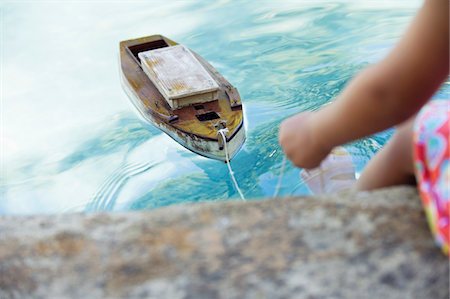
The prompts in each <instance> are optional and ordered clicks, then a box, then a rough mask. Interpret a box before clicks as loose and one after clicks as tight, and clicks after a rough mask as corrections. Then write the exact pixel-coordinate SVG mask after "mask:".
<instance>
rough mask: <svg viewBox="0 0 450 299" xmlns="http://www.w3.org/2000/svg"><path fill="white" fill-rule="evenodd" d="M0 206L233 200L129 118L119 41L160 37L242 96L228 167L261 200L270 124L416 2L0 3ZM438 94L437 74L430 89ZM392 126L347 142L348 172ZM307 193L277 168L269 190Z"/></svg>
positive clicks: (321, 100)
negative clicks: (241, 134) (187, 51)
mask: <svg viewBox="0 0 450 299" xmlns="http://www.w3.org/2000/svg"><path fill="white" fill-rule="evenodd" d="M0 5H1V6H0V8H1V13H2V14H1V24H2V36H1V42H0V43H1V47H2V107H1V112H2V132H1V144H2V171H1V174H0V175H1V177H0V179H1V183H0V195H1V200H0V214H23V213H26V214H29V213H50V212H57V213H59V212H67V211H94V210H95V211H97V210H102V211H103V210H107V211H117V210H140V209H152V208H156V207H160V206H166V205H171V204H175V203H182V202H199V201H223V200H229V199H231V198H237V193H236V190H235V189H234V187H233V185H232V183H231V180H230V178H229V174H228V171H227V168H226V165H225V164H224V163H221V162H218V161H214V160H209V159H206V158H203V157H200V156H198V155H195V154H193V153H191V152H189V151H187V150H185V149H184V148H183V147H181V146H180V145H178V144H177V143H175V142H174V141H173V140H172V139H170V138H169V137H168V136H166V135H165V134H163V133H161V132H160V131H159V130H157V129H155V128H154V127H152V126H150V125H146V124H143V123H141V122H140V121H139V119H138V118H137V116H136V114H135V112H134V110H133V108H132V107H131V105H130V104H129V100H128V98H127V97H126V95H125V94H124V92H123V91H122V89H121V85H120V80H119V75H118V74H119V73H118V42H119V41H121V40H124V39H129V38H133V37H139V36H146V35H151V34H155V33H161V34H164V35H166V36H168V37H169V38H172V39H174V40H176V41H178V42H180V43H182V44H185V45H186V46H188V47H190V48H191V49H193V50H195V51H196V52H198V53H199V54H200V55H202V56H203V57H204V58H206V59H207V60H208V61H210V62H211V63H212V64H213V65H214V66H215V67H216V68H217V69H218V70H219V71H220V72H221V73H222V74H223V75H224V76H225V77H226V78H227V79H228V80H229V81H230V82H231V83H232V84H233V85H235V86H236V87H237V88H238V89H239V91H240V94H241V96H242V99H243V103H244V107H245V115H246V125H247V141H246V143H245V145H244V147H243V148H242V150H241V151H240V152H239V153H238V155H237V156H236V157H235V158H234V160H233V161H232V166H233V168H234V171H235V174H236V177H237V179H238V181H239V184H240V186H241V188H242V190H243V192H244V194H245V196H246V197H247V199H248V200H257V199H260V198H264V197H268V196H271V195H272V194H273V192H274V188H275V185H276V182H277V178H278V175H279V173H280V167H281V161H282V157H283V155H282V152H281V150H280V148H279V145H278V142H277V140H278V139H277V131H278V125H279V123H280V122H281V121H282V120H283V119H284V118H286V117H287V116H289V115H292V114H294V113H296V112H300V111H304V110H314V109H318V108H320V107H321V106H322V105H325V104H326V103H328V102H330V101H332V100H333V98H334V97H335V96H336V95H337V94H338V93H339V92H340V91H341V90H342V88H343V87H344V86H345V84H346V83H347V82H348V81H349V79H350V78H351V77H352V76H353V75H355V74H356V73H357V72H358V71H359V70H361V69H362V68H364V67H365V66H367V65H368V64H370V63H373V62H376V61H378V60H379V59H381V58H382V57H383V56H384V55H385V54H386V53H387V51H388V50H389V49H390V48H391V47H392V46H393V44H394V43H395V42H396V41H397V40H398V38H399V36H400V35H401V33H402V32H403V31H404V30H405V28H406V26H407V24H408V23H409V21H410V20H411V18H412V16H413V15H414V14H415V12H416V11H417V9H418V7H419V6H420V1H395V3H392V2H389V1H305V0H303V1H284V2H279V1H215V2H214V3H211V2H210V1H171V2H170V3H167V2H166V1H159V2H157V1H152V2H151V3H144V2H129V3H125V2H117V1H113V2H108V3H102V2H93V3H88V2H81V1H80V2H69V3H65V4H60V3H55V2H42V3H30V2H19V3H15V4H13V3H7V2H4V3H3V4H0ZM446 92H448V82H447V84H446V85H445V86H444V88H443V90H442V92H441V93H439V94H437V95H436V97H443V96H445V95H444V94H445V93H446ZM391 133H392V132H391V130H388V131H386V132H383V133H380V134H376V135H375V136H372V137H370V138H365V139H363V140H361V141H358V142H355V143H352V144H349V145H347V146H346V148H347V149H348V150H349V151H350V153H351V154H352V158H353V160H354V163H355V165H356V169H357V171H358V172H359V171H361V169H362V168H363V167H364V165H365V164H366V162H367V161H368V159H369V158H370V157H371V156H372V155H373V154H374V153H375V152H376V151H377V150H378V149H379V148H380V147H381V146H382V145H383V144H384V143H385V142H386V140H387V139H388V138H389V137H390V135H391ZM300 194H309V190H308V188H307V187H306V186H305V184H304V183H303V182H301V181H300V179H299V170H298V169H296V168H294V167H292V165H290V164H288V165H287V168H286V173H285V175H284V179H283V182H282V188H281V191H280V195H281V196H288V195H300Z"/></svg>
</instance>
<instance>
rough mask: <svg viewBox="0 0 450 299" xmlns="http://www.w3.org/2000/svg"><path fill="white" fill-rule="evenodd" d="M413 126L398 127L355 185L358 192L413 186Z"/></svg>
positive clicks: (405, 124) (407, 123) (410, 120)
mask: <svg viewBox="0 0 450 299" xmlns="http://www.w3.org/2000/svg"><path fill="white" fill-rule="evenodd" d="M413 124H414V118H411V119H409V120H408V121H406V122H405V123H403V124H402V125H401V126H400V127H398V129H397V131H396V132H395V133H394V136H392V138H391V140H390V141H389V142H388V143H387V144H386V146H384V147H383V148H382V149H381V150H380V151H379V152H378V153H377V154H376V155H375V157H373V158H372V160H370V162H369V163H368V164H367V166H366V168H365V169H364V171H363V173H362V174H361V176H360V178H359V179H358V181H357V183H356V188H357V189H358V190H372V189H377V188H381V187H387V186H393V185H402V184H414V183H415V179H414V162H413Z"/></svg>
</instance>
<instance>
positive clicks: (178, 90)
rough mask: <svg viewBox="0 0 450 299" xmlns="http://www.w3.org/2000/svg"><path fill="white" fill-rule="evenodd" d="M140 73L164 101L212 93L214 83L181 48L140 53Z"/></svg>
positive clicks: (189, 54)
mask: <svg viewBox="0 0 450 299" xmlns="http://www.w3.org/2000/svg"><path fill="white" fill-rule="evenodd" d="M139 59H140V60H141V65H142V69H143V70H144V72H145V73H146V74H147V76H148V77H149V78H150V80H151V81H152V82H153V84H155V86H156V88H158V90H159V92H160V93H161V94H162V95H163V96H164V98H166V100H173V99H179V98H183V97H188V96H192V95H195V94H202V93H207V92H213V91H216V90H218V89H219V85H218V84H217V82H216V81H215V80H214V79H213V78H212V77H211V75H210V74H209V73H208V72H207V71H206V70H205V68H204V67H203V65H202V64H201V63H200V62H199V61H198V60H197V59H196V58H195V57H194V55H193V54H192V53H191V52H190V51H189V49H187V48H186V47H184V46H182V45H176V46H172V47H165V48H160V49H155V50H150V51H145V52H141V53H139Z"/></svg>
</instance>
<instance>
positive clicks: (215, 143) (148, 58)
mask: <svg viewBox="0 0 450 299" xmlns="http://www.w3.org/2000/svg"><path fill="white" fill-rule="evenodd" d="M120 64H121V68H120V70H121V75H122V82H123V87H124V90H125V91H126V93H127V94H128V96H129V98H130V99H131V102H132V103H133V104H134V106H135V107H136V109H137V110H138V111H139V114H140V116H141V117H142V118H143V119H144V120H145V121H146V122H150V123H152V124H153V125H155V126H156V127H158V128H159V129H161V130H162V131H163V132H165V133H167V134H168V135H169V136H170V137H172V138H173V139H174V140H175V141H177V142H178V143H180V144H181V145H183V146H184V147H185V148H187V149H189V150H191V151H193V152H195V153H197V154H200V155H202V156H205V157H208V158H212V159H217V160H221V161H226V156H225V146H224V145H225V144H224V142H223V141H224V140H223V137H222V135H221V134H219V130H222V133H224V135H223V136H225V137H226V149H227V152H228V155H229V159H231V158H232V157H233V156H234V155H235V154H236V153H237V152H238V151H239V149H240V148H241V146H242V144H243V143H244V141H245V128H244V117H243V111H242V103H241V98H240V96H239V93H238V91H237V89H236V88H234V87H233V86H232V85H231V84H230V83H229V82H228V81H227V80H226V79H225V78H224V77H222V76H221V75H220V74H219V73H218V72H217V70H215V69H214V67H213V66H212V65H210V64H209V63H208V62H206V61H205V60H204V59H203V58H202V57H200V56H199V55H198V54H196V53H195V52H193V51H191V50H189V49H188V48H186V47H184V46H182V45H179V44H177V43H176V42H174V41H172V40H170V39H168V38H166V37H164V36H161V35H152V36H148V37H143V38H138V39H132V40H127V41H122V42H120Z"/></svg>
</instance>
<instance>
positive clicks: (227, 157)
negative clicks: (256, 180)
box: [217, 128, 245, 201]
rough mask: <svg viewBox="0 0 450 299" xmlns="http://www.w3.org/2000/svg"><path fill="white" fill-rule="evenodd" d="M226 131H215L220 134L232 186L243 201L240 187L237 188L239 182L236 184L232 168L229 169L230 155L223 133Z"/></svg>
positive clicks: (226, 130)
mask: <svg viewBox="0 0 450 299" xmlns="http://www.w3.org/2000/svg"><path fill="white" fill-rule="evenodd" d="M227 132H228V129H227V128H224V129H220V130H218V131H217V133H218V134H220V136H222V140H223V147H224V149H225V160H226V162H227V166H228V171H229V173H230V177H231V180H232V181H233V184H234V187H235V188H236V190H237V192H238V193H239V196H240V197H241V199H242V200H244V201H245V197H244V194H243V193H242V191H241V188H239V184H238V182H237V180H236V178H235V177H234V171H233V169H231V164H230V157H229V156H228V146H227V138H226V137H225V133H227Z"/></svg>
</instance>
